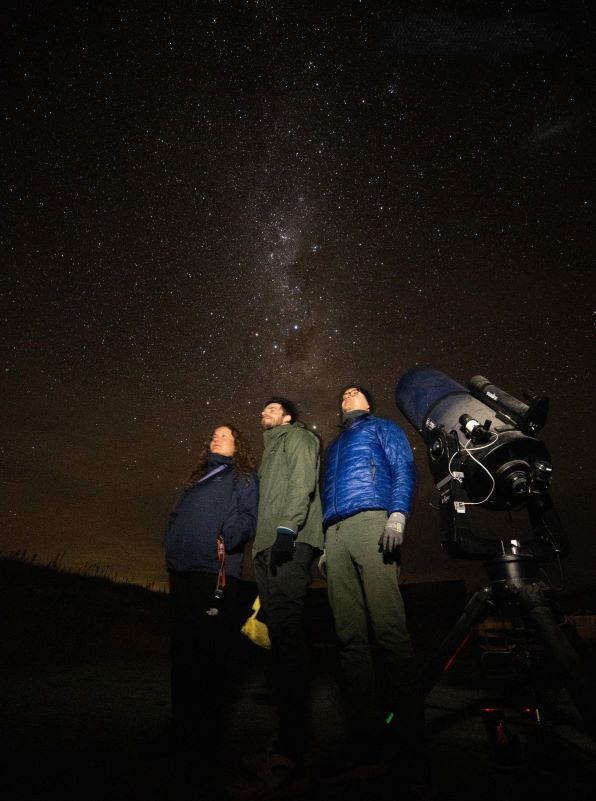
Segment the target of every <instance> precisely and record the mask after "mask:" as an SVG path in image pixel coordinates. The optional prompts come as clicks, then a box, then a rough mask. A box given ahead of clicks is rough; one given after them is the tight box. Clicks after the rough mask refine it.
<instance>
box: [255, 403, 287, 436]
mask: <svg viewBox="0 0 596 801" xmlns="http://www.w3.org/2000/svg"><path fill="white" fill-rule="evenodd" d="M290 419H291V418H290V415H289V414H284V410H283V407H282V405H281V403H268V404H267V406H265V408H264V409H263V411H262V412H261V428H262V429H263V431H266V430H267V429H268V428H275V427H276V426H286V425H288V423H289V422H290Z"/></svg>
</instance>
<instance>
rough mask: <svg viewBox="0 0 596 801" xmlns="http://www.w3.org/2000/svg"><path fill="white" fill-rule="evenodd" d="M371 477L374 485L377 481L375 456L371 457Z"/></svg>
mask: <svg viewBox="0 0 596 801" xmlns="http://www.w3.org/2000/svg"><path fill="white" fill-rule="evenodd" d="M370 475H371V478H372V480H373V484H374V482H375V481H376V480H377V463H376V462H375V459H374V456H371V457H370Z"/></svg>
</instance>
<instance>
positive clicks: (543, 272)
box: [2, 0, 596, 586]
mask: <svg viewBox="0 0 596 801" xmlns="http://www.w3.org/2000/svg"><path fill="white" fill-rule="evenodd" d="M319 5H320V4H319ZM586 14H587V12H586V11H585V7H584V4H582V3H579V2H578V3H573V2H570V3H565V4H557V3H543V4H540V10H539V11H537V10H535V9H534V6H533V4H527V3H508V4H502V5H500V4H493V3H491V4H480V5H479V4H477V3H474V4H472V3H456V2H453V3H449V2H446V3H442V4H433V3H428V4H427V3H415V4H411V5H408V4H399V8H396V4H395V3H388V2H387V3H356V2H354V3H347V4H337V6H336V7H335V10H333V9H332V8H331V9H330V10H329V11H328V12H322V11H321V9H320V8H319V7H318V5H317V4H313V5H311V4H309V3H306V4H302V3H299V4H295V3H293V4H292V3H281V2H278V3H275V2H274V3H265V2H258V1H257V0H253V1H252V2H245V3H240V2H231V3H222V2H213V3H200V4H196V5H195V4H192V3H186V2H176V0H174V2H172V3H168V4H167V5H166V4H161V5H160V4H158V3H154V4H146V3H143V4H141V3H139V4H136V5H135V4H132V5H131V4H127V5H126V7H125V8H119V7H118V6H117V5H112V4H108V6H106V5H105V4H103V5H102V6H101V7H100V6H96V4H93V3H76V4H75V3H66V2H64V3H58V2H56V3H52V4H44V5H43V8H42V6H41V5H35V4H31V5H27V4H26V5H25V6H21V5H18V6H17V5H16V4H15V5H14V8H13V10H12V12H9V13H8V15H7V20H8V23H9V28H8V45H7V48H6V61H7V69H6V70H5V78H4V80H5V81H6V82H7V85H6V86H5V90H4V91H3V95H4V107H5V110H4V125H3V127H4V137H5V147H4V154H5V155H4V163H3V166H4V174H5V177H6V178H5V182H4V183H5V187H6V191H5V193H4V197H5V203H4V209H5V214H4V219H5V233H4V248H3V256H4V265H5V269H4V271H3V272H4V278H3V279H2V311H3V313H2V346H3V348H2V352H3V373H2V375H3V385H4V388H3V396H4V411H3V414H2V428H3V435H2V440H3V455H4V461H5V466H6V469H5V470H4V476H5V478H4V479H3V485H4V489H5V490H6V492H5V497H6V505H5V508H6V513H5V520H6V529H5V537H4V539H5V543H4V545H3V552H10V551H14V550H23V549H26V550H27V554H28V555H29V556H31V555H32V554H34V553H38V554H39V558H40V559H46V560H47V559H48V558H52V557H53V556H55V555H56V554H57V553H63V552H64V553H65V557H64V562H65V563H68V564H69V565H71V566H75V567H76V566H80V565H84V564H90V563H91V564H97V565H101V566H108V567H109V568H110V569H111V570H113V571H114V572H115V573H117V574H118V575H119V576H121V577H132V578H134V579H135V580H138V581H141V582H144V581H145V579H148V580H149V581H152V582H153V581H155V582H157V583H159V582H160V581H161V580H162V578H163V575H164V573H163V565H162V556H161V551H160V548H161V545H160V538H161V532H162V530H163V525H164V521H165V519H166V516H167V512H168V509H169V507H170V506H171V504H172V502H173V499H174V498H175V496H176V493H177V490H178V488H179V487H180V486H181V483H182V481H183V480H184V479H185V477H186V475H187V474H188V472H189V471H190V469H191V467H192V466H193V462H194V459H195V457H196V453H197V450H198V449H199V448H200V445H201V443H202V442H203V440H204V438H205V436H206V434H207V433H208V432H209V431H210V429H211V427H212V426H213V425H214V424H215V423H216V422H218V421H222V420H230V421H232V422H234V423H236V424H238V425H239V426H240V427H241V428H242V429H243V430H244V431H245V432H246V434H247V435H248V437H249V438H250V440H251V441H252V443H253V446H254V448H255V450H256V451H257V452H260V448H261V443H260V431H259V428H258V412H259V410H260V408H261V406H262V404H263V402H264V401H266V400H267V398H268V396H269V395H270V394H272V393H276V394H285V395H288V396H290V397H292V398H294V399H295V400H296V401H297V402H298V404H299V405H300V407H301V409H302V413H303V417H304V419H305V421H306V422H307V423H308V424H310V425H312V426H316V428H317V431H318V432H320V434H321V435H322V437H323V439H324V441H325V442H328V441H329V439H330V438H331V437H332V436H333V434H334V431H335V425H336V424H337V393H338V389H339V388H340V387H341V386H342V385H344V384H345V383H346V382H349V381H359V382H361V383H363V384H365V385H368V386H370V388H371V389H372V391H373V393H374V394H375V395H376V397H377V398H378V411H379V413H380V414H382V415H385V416H390V417H393V418H394V419H396V420H397V421H398V422H400V423H401V424H402V425H404V428H406V430H407V433H408V435H409V436H410V440H411V442H412V444H413V445H414V446H415V447H416V455H417V460H418V468H419V474H420V489H419V493H418V498H417V505H416V512H415V515H414V517H413V519H412V521H411V523H410V524H409V534H408V546H407V549H406V550H405V553H404V575H405V576H406V578H407V580H412V581H416V580H431V579H435V578H454V577H458V576H466V577H468V578H470V576H471V579H470V580H473V579H474V576H475V575H476V574H473V575H472V573H471V571H473V567H474V566H470V565H468V564H461V563H459V564H455V563H454V562H452V561H451V562H450V561H449V560H448V559H447V557H446V556H445V555H444V554H443V553H442V552H441V550H440V546H439V541H438V535H437V520H436V519H435V515H436V513H435V512H434V511H432V510H431V509H430V508H429V506H428V502H429V498H430V497H431V485H430V481H429V476H428V469H427V466H426V454H425V452H424V448H423V446H422V443H421V441H418V439H417V435H416V434H415V432H413V431H412V430H411V429H410V428H409V427H408V425H407V423H406V421H404V420H403V418H401V416H400V415H399V413H398V412H397V410H396V409H395V406H394V404H393V400H392V398H393V387H394V385H395V380H396V378H397V377H398V376H399V375H400V374H401V373H402V372H404V371H405V370H407V369H409V368H410V367H413V366H415V365H417V364H428V365H431V366H434V367H437V368H438V369H441V370H443V371H444V372H446V373H447V374H448V375H451V376H452V377H453V378H455V379H456V380H458V381H460V382H465V381H467V379H468V378H469V377H470V376H472V375H474V374H478V373H481V374H484V375H487V376H488V377H489V378H490V379H491V380H492V381H494V382H495V383H496V384H498V385H500V386H502V387H503V388H505V389H506V390H507V391H509V392H511V393H513V394H519V393H520V392H521V390H522V389H523V388H529V389H532V390H534V391H545V392H547V394H549V396H550V397H551V417H550V420H549V424H548V425H547V427H546V429H545V430H544V432H543V433H544V438H545V440H546V441H547V443H548V445H549V447H550V449H551V451H552V455H553V462H554V465H555V484H554V488H553V496H554V498H555V501H556V503H557V505H558V508H559V511H560V513H561V515H562V516H563V518H564V520H565V522H566V524H567V526H568V528H569V529H571V532H570V533H571V534H572V539H574V538H575V539H576V540H577V543H578V545H577V546H576V548H575V549H574V552H573V554H572V556H571V557H570V559H569V575H570V577H571V578H570V580H571V581H572V583H575V585H577V586H580V585H582V584H583V583H585V582H586V581H588V580H590V578H591V577H590V570H589V568H588V567H587V566H588V565H589V564H593V561H594V558H595V557H596V552H595V547H596V546H595V545H594V542H593V540H592V539H589V538H588V537H587V536H586V533H587V530H588V528H589V525H588V524H589V520H590V515H589V514H588V510H587V506H586V502H585V493H586V489H587V486H588V485H590V484H592V485H593V477H592V473H591V470H592V468H591V459H590V455H591V454H592V453H593V448H594V444H595V443H594V435H593V424H592V421H591V416H590V415H591V408H590V400H591V398H590V395H591V393H590V392H589V391H588V388H589V387H591V386H592V385H593V383H591V381H592V380H593V356H592V352H593V350H592V349H591V347H590V346H591V341H592V340H591V331H592V321H593V306H592V305H591V303H593V299H592V298H591V297H590V289H592V288H593V285H594V278H593V275H594V271H593V270H594V265H593V252H592V251H593V247H592V245H593V235H592V231H593V222H594V221H593V198H594V195H593V189H594V186H593V180H592V175H591V174H590V172H589V171H588V170H587V166H586V165H587V164H588V163H589V161H590V159H591V157H592V149H593V144H592V139H593V135H592V125H593V121H594V105H593V69H594V64H593V53H594V42H593V41H592V40H591V39H590V38H589V37H588V30H589V26H588V25H587V24H586V18H585V15H586ZM488 524H489V525H491V526H492V527H493V528H496V529H497V530H501V529H502V528H503V527H504V526H505V527H507V526H510V525H513V524H511V522H510V521H509V519H507V520H506V521H505V520H501V518H500V516H499V515H494V516H493V518H492V519H491V520H489V521H488ZM247 569H248V570H249V574H250V565H248V567H247ZM474 569H475V568H474Z"/></svg>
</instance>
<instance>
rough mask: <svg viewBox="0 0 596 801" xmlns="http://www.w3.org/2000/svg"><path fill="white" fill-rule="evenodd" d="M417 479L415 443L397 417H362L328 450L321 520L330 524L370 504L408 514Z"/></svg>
mask: <svg viewBox="0 0 596 801" xmlns="http://www.w3.org/2000/svg"><path fill="white" fill-rule="evenodd" d="M415 483H416V468H415V466H414V456H413V454H412V449H411V448H410V443H409V442H408V439H407V437H406V435H405V434H404V432H403V431H402V430H401V428H400V427H399V426H398V425H397V423H394V422H393V421H392V420H385V419H383V418H381V417H374V415H372V414H367V415H365V416H363V417H359V418H357V419H356V420H354V422H353V423H352V424H351V425H350V426H349V428H346V429H345V430H344V431H342V433H341V434H340V435H339V436H338V437H337V438H336V439H335V440H334V441H333V442H332V443H331V445H330V446H329V449H328V451H327V458H326V466H325V481H324V487H323V522H324V524H325V526H328V525H330V524H331V523H335V522H337V521H338V520H343V519H344V518H346V517H350V516H351V515H355V514H357V513H358V512H363V511H365V510H367V509H386V510H387V512H388V513H389V514H390V513H391V512H403V513H404V514H406V515H408V514H409V513H410V511H411V508H412V496H413V494H414V486H415Z"/></svg>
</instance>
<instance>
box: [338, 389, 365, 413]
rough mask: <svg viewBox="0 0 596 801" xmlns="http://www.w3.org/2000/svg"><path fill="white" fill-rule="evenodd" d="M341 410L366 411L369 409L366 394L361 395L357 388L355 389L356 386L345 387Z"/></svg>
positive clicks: (344, 411)
mask: <svg viewBox="0 0 596 801" xmlns="http://www.w3.org/2000/svg"><path fill="white" fill-rule="evenodd" d="M341 410H342V412H343V413H344V414H345V413H346V412H356V411H363V412H368V411H369V410H370V406H369V405H368V401H367V400H366V396H365V395H363V394H362V392H360V390H359V389H356V387H350V388H349V389H346V391H345V392H344V394H343V395H342V398H341Z"/></svg>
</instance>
